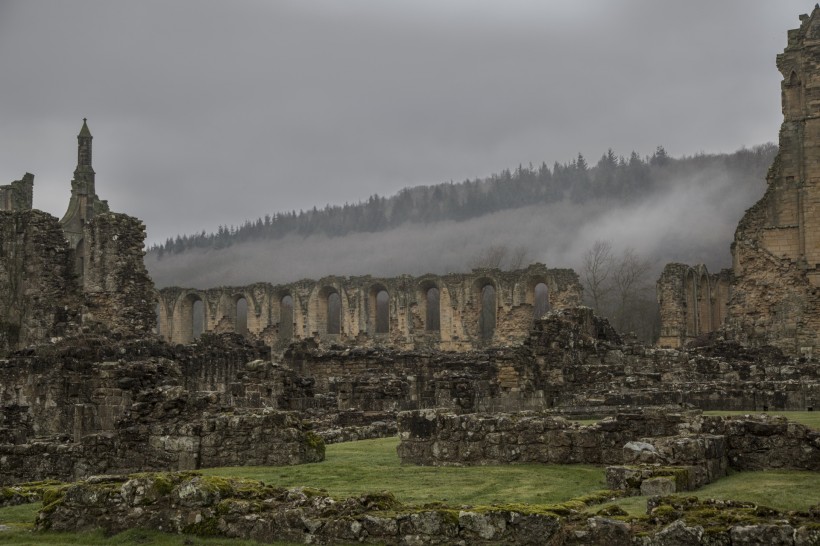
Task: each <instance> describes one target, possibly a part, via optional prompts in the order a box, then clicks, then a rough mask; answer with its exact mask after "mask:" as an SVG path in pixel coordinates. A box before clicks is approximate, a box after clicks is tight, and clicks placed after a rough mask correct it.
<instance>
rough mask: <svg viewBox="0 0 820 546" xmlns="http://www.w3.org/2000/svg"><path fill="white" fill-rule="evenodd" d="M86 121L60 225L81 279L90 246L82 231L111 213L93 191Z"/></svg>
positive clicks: (92, 174)
mask: <svg viewBox="0 0 820 546" xmlns="http://www.w3.org/2000/svg"><path fill="white" fill-rule="evenodd" d="M86 121H87V120H86V119H85V118H83V126H82V129H80V134H78V135H77V168H76V169H74V179H73V180H72V181H71V200H70V201H69V202H68V210H66V212H65V214H64V215H63V218H62V219H61V220H60V225H61V226H62V228H63V232H64V233H65V237H66V239H67V240H68V244H69V248H71V249H72V250H73V251H74V257H75V272H76V273H77V275H78V276H79V277H80V278H81V279H82V276H83V272H84V271H85V262H86V256H87V255H88V252H87V248H86V247H87V245H86V243H85V240H84V238H83V227H84V226H85V225H86V224H87V223H88V222H90V221H91V219H92V218H94V215H95V214H99V213H101V212H108V203H107V202H106V201H102V200H101V199H100V198H99V197H97V193H96V188H95V187H94V175H95V173H94V168H93V167H92V166H91V149H92V148H91V141H92V140H93V139H94V137H93V136H91V131H90V130H89V129H88V124H87V123H86Z"/></svg>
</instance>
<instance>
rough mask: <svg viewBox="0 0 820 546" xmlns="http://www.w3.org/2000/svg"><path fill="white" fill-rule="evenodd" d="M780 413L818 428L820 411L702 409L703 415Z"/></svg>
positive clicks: (787, 417)
mask: <svg viewBox="0 0 820 546" xmlns="http://www.w3.org/2000/svg"><path fill="white" fill-rule="evenodd" d="M761 413H765V414H767V415H782V416H783V417H785V418H786V419H789V420H790V421H794V422H795V423H801V424H804V425H806V426H807V427H809V428H813V429H814V430H820V411H704V412H703V414H704V415H760V414H761Z"/></svg>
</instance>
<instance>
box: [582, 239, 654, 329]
mask: <svg viewBox="0 0 820 546" xmlns="http://www.w3.org/2000/svg"><path fill="white" fill-rule="evenodd" d="M582 267H583V269H582V272H581V278H582V281H583V283H584V292H585V298H586V299H587V302H588V303H589V304H590V305H591V306H592V308H593V309H594V310H595V313H596V314H598V315H600V316H605V317H607V318H609V319H610V321H611V322H612V325H613V326H614V327H615V328H616V329H617V330H618V331H620V332H634V333H635V334H637V336H638V337H639V338H640V339H641V340H643V341H645V342H649V343H651V342H653V341H654V340H655V337H656V336H657V334H658V331H659V325H658V321H659V320H660V318H659V315H658V309H657V302H656V301H655V297H654V296H655V293H654V288H653V287H652V286H651V283H649V281H648V278H649V274H650V272H651V271H652V265H651V263H650V262H649V261H648V260H645V259H643V258H642V257H641V256H639V255H638V254H637V253H636V252H635V250H634V249H632V248H627V249H626V250H624V251H623V252H622V253H621V254H620V255H616V254H615V253H614V252H613V251H612V244H611V243H610V242H609V241H596V242H595V244H594V245H593V246H592V248H590V249H589V250H588V251H587V253H586V254H585V255H584V262H583V266H582Z"/></svg>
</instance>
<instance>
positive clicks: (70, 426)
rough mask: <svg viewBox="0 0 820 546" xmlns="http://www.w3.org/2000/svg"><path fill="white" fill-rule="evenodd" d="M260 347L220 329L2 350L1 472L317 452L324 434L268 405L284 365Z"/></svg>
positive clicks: (209, 462) (250, 460)
mask: <svg viewBox="0 0 820 546" xmlns="http://www.w3.org/2000/svg"><path fill="white" fill-rule="evenodd" d="M268 356H269V349H268V348H266V347H264V346H263V347H258V346H253V345H249V344H247V343H246V342H244V340H243V339H242V338H241V337H240V336H236V335H223V336H220V337H212V336H206V337H204V338H203V339H202V340H201V341H200V342H199V343H197V344H195V345H191V346H185V347H182V346H178V347H171V346H168V345H166V344H164V343H156V342H152V341H128V342H123V343H111V342H110V341H109V340H106V339H103V338H85V339H83V338H75V339H72V340H69V341H66V342H64V343H61V344H57V345H55V346H52V347H46V348H43V349H41V350H39V351H37V352H36V353H34V354H28V355H22V354H18V355H14V356H12V357H11V358H9V359H7V360H0V415H2V416H3V418H2V420H0V439H4V442H0V461H2V462H3V464H0V468H1V469H2V470H0V480H5V481H6V482H7V483H8V482H11V481H25V480H33V479H39V478H48V477H52V478H55V477H56V478H60V479H72V478H77V477H80V476H85V475H88V474H93V473H104V472H135V471H138V470H140V469H143V470H148V469H154V470H161V469H190V468H200V467H203V466H221V465H231V464H294V463H298V462H309V461H314V460H317V457H319V456H320V454H321V453H323V444H322V442H321V439H320V438H319V437H318V436H315V435H314V434H313V433H312V432H310V431H308V430H307V429H306V428H305V425H304V424H303V423H302V420H301V418H300V417H296V416H295V415H292V414H290V413H286V412H280V411H275V409H276V408H277V407H279V405H280V404H281V398H282V397H283V396H284V395H285V393H286V392H287V388H286V386H285V385H284V383H285V381H284V379H283V378H284V377H285V375H286V373H285V372H284V371H283V370H281V368H280V369H277V368H276V367H274V366H273V365H272V364H271V363H270V362H269V361H266V360H264V359H265V358H266V357H268ZM208 368H211V371H209V370H208ZM224 369H227V370H232V373H233V375H231V376H230V377H224V376H223V377H224V379H222V380H220V381H217V382H216V384H214V378H215V377H218V373H219V372H217V371H216V370H224ZM223 373H224V372H223Z"/></svg>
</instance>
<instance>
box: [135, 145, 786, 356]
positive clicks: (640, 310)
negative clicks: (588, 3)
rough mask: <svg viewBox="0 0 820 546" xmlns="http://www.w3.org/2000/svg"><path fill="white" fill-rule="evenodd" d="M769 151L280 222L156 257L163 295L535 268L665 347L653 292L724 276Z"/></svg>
mask: <svg viewBox="0 0 820 546" xmlns="http://www.w3.org/2000/svg"><path fill="white" fill-rule="evenodd" d="M776 151H777V148H776V146H774V145H773V144H766V145H762V146H757V147H754V148H752V149H742V150H739V151H737V152H734V153H731V154H701V155H696V156H693V157H682V158H672V157H669V156H668V155H667V154H666V152H665V151H664V150H663V148H658V149H657V151H656V152H655V153H654V154H653V155H652V156H650V157H645V158H640V157H638V155H637V154H634V153H633V154H631V155H630V156H629V157H628V158H627V157H620V156H617V155H616V154H615V153H613V152H612V151H611V150H610V151H608V152H607V153H606V154H603V156H602V157H601V158H600V159H599V160H598V161H597V162H596V164H595V165H594V166H590V165H589V164H588V163H587V161H586V159H585V158H584V157H583V156H581V155H579V156H577V157H575V158H574V159H573V160H571V161H569V162H567V163H563V164H560V163H556V164H554V165H553V166H552V167H551V168H550V167H547V166H546V165H544V164H542V165H540V166H539V167H532V166H526V167H524V166H519V167H517V168H516V169H514V170H504V171H502V172H501V173H500V174H496V175H492V176H490V177H488V178H486V179H483V180H465V181H464V182H461V183H452V182H450V183H444V184H438V185H432V186H421V187H415V188H407V189H404V190H402V191H401V192H399V193H398V194H397V195H394V196H392V197H380V196H375V195H374V196H371V197H370V198H369V199H368V200H367V201H363V202H360V203H356V204H346V205H343V206H326V207H325V208H323V209H318V208H314V209H312V210H308V211H300V212H295V211H291V212H272V213H271V214H270V215H268V216H265V217H264V218H258V219H256V220H253V221H246V222H245V223H244V224H241V225H239V226H238V227H233V226H221V227H220V228H219V229H218V230H217V232H216V233H205V232H202V233H200V234H198V235H180V236H177V237H174V238H169V239H168V240H167V241H166V243H165V244H163V245H159V246H155V247H153V248H151V249H150V250H149V252H148V255H147V256H146V265H147V266H148V269H149V271H150V273H151V275H152V277H153V278H154V281H155V282H156V283H157V285H158V286H160V287H161V286H170V285H177V286H188V287H202V288H204V287H210V286H217V285H243V284H250V283H253V282H258V281H266V282H271V283H274V284H277V283H287V282H293V281H296V280H299V279H302V278H314V279H316V278H321V277H323V276H326V275H373V276H395V275H401V274H403V273H408V274H413V275H421V274H424V273H428V272H432V273H447V272H451V271H465V270H469V269H471V268H472V267H477V266H487V267H500V268H515V267H518V266H520V265H524V264H526V263H531V262H536V261H538V262H542V263H545V264H547V265H548V266H549V267H571V268H574V269H575V270H576V271H577V272H578V274H579V276H580V277H581V280H582V282H583V283H584V285H585V298H586V303H587V304H588V305H591V306H592V307H594V308H595V309H596V311H597V312H598V313H599V314H601V315H604V316H607V317H609V318H610V319H611V320H612V321H613V323H614V324H615V326H616V327H617V328H619V329H620V330H621V331H634V332H635V333H636V334H637V335H638V336H639V337H640V338H642V339H644V340H647V341H651V340H652V339H653V338H654V336H656V334H657V320H656V316H657V303H656V299H655V293H654V283H655V280H656V279H657V277H658V275H659V273H660V271H661V269H662V267H663V265H664V264H665V263H668V262H671V261H678V262H684V263H691V264H695V263H705V264H707V266H708V267H709V269H710V270H711V271H717V270H719V269H720V268H723V267H728V266H729V265H730V261H731V258H730V253H729V245H730V243H731V240H732V237H733V234H734V229H735V226H736V225H737V222H738V220H739V219H740V217H741V216H742V214H743V211H744V210H745V209H746V208H748V207H750V206H751V205H752V204H754V202H755V201H757V200H758V199H759V198H760V197H761V196H762V195H763V192H764V190H765V174H766V170H767V169H768V167H769V165H770V164H771V162H772V160H773V159H774V155H775V153H776Z"/></svg>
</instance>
